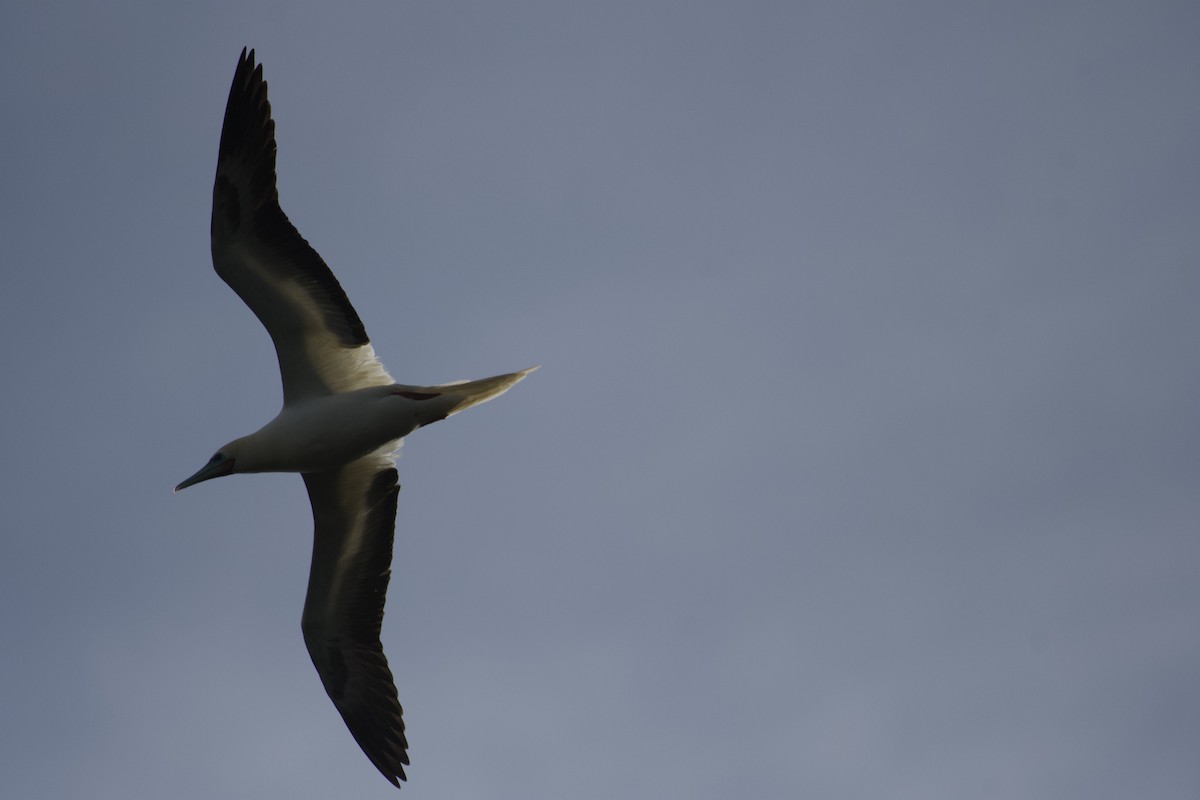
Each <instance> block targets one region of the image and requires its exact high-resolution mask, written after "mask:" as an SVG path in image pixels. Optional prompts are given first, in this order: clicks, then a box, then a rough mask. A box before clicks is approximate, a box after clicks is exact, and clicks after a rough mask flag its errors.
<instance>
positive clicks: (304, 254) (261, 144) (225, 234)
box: [212, 50, 394, 404]
mask: <svg viewBox="0 0 1200 800" xmlns="http://www.w3.org/2000/svg"><path fill="white" fill-rule="evenodd" d="M212 256H213V266H214V267H215V268H216V270H217V274H218V275H220V276H221V278H222V279H223V280H224V281H225V282H226V283H228V284H229V285H230V287H232V288H233V290H234V291H235V292H237V293H238V296H239V297H241V298H242V300H243V301H245V303H246V305H248V306H249V307H250V310H251V311H253V312H254V313H255V315H257V316H258V318H259V320H261V321H262V324H263V325H264V326H266V329H267V332H268V333H269V334H271V339H272V341H273V342H274V343H275V351H276V353H277V354H278V356H279V370H280V373H281V375H282V378H283V400H284V403H285V404H288V403H292V402H295V401H298V400H303V399H305V398H308V397H315V396H320V395H327V394H334V393H338V392H346V391H352V390H354V389H362V388H364V387H367V386H386V385H388V384H391V383H394V381H393V380H392V377H391V376H390V375H388V373H387V370H385V369H384V368H383V365H382V364H380V363H379V360H378V359H377V358H376V357H375V351H374V349H373V348H372V347H371V343H370V340H369V339H368V338H367V332H366V330H365V329H364V328H363V324H362V320H360V319H359V318H358V314H357V313H356V312H355V310H354V306H352V305H351V304H350V300H349V299H348V298H347V297H346V293H345V292H344V291H343V290H342V287H341V285H340V284H339V283H338V281H337V278H335V277H334V276H333V273H332V272H330V270H329V267H328V266H326V264H325V262H324V261H322V260H321V257H320V256H319V255H317V252H316V251H315V250H313V249H312V247H310V246H309V244H308V242H306V241H305V240H304V237H302V236H301V235H300V232H299V231H297V230H296V228H295V227H294V226H293V225H292V223H291V222H290V221H289V220H288V218H287V215H285V214H284V213H283V210H282V209H280V207H279V193H278V191H277V190H276V187H275V122H274V121H273V120H272V119H271V104H270V102H268V100H267V84H266V81H264V80H263V77H262V66H261V65H259V66H255V65H254V51H253V50H251V51H250V52H249V54H247V53H246V51H245V50H243V51H242V56H241V58H240V59H239V60H238V67H237V72H236V73H235V74H234V76H233V86H232V87H231V88H230V90H229V101H228V103H227V104H226V106H225V122H224V125H223V126H222V128H221V148H220V154H219V156H218V159H217V178H216V182H215V184H214V185H213V214H212Z"/></svg>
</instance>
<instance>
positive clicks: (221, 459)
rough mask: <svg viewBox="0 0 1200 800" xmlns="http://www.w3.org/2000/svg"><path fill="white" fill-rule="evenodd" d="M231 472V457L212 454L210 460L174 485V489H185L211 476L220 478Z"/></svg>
mask: <svg viewBox="0 0 1200 800" xmlns="http://www.w3.org/2000/svg"><path fill="white" fill-rule="evenodd" d="M232 472H233V459H232V458H226V457H225V456H213V457H212V460H211V461H209V462H208V463H207V464H205V465H204V466H203V467H201V468H200V471H199V472H197V473H196V474H195V475H193V476H192V477H190V478H188V479H187V480H186V481H184V482H183V483H181V484H179V485H178V486H176V487H175V491H177V492H178V491H179V490H180V489H186V488H187V487H189V486H195V485H196V484H197V483H201V482H203V481H207V480H209V479H211V478H220V477H221V476H223V475H229V474H231V473H232Z"/></svg>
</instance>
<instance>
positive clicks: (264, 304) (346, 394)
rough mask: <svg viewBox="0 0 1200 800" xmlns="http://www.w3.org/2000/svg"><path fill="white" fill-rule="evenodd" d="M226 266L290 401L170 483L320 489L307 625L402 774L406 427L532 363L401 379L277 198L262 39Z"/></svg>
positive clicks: (367, 735) (335, 681)
mask: <svg viewBox="0 0 1200 800" xmlns="http://www.w3.org/2000/svg"><path fill="white" fill-rule="evenodd" d="M212 257H213V266H214V267H215V269H216V271H217V274H218V275H220V276H221V278H222V279H223V280H224V281H225V282H226V283H228V284H229V286H230V287H231V288H232V289H233V290H234V291H235V292H237V294H238V296H239V297H241V298H242V300H243V301H244V302H245V303H246V305H247V306H249V307H250V310H251V311H253V312H254V313H255V315H256V316H257V317H258V318H259V320H260V321H261V322H262V323H263V326H264V327H266V329H267V333H269V334H270V336H271V339H272V341H273V342H274V344H275V352H276V355H277V356H278V358H279V370H280V376H281V378H282V381H283V401H284V402H283V409H282V410H281V411H280V412H279V414H278V415H277V416H276V417H275V418H274V419H273V420H271V421H270V422H268V423H267V424H266V425H264V426H263V427H262V428H260V429H259V430H258V431H256V432H254V433H252V434H250V435H248V436H243V437H241V438H239V439H234V440H233V441H232V442H229V443H228V444H226V445H225V446H224V447H222V448H221V449H220V450H218V451H217V453H216V454H215V455H214V456H213V457H212V459H211V460H209V462H208V464H206V465H205V466H204V467H202V468H201V469H200V470H199V471H198V472H197V473H196V474H195V475H193V476H192V477H190V478H188V479H187V480H185V481H183V482H182V483H180V484H179V485H178V486H177V487H176V491H178V490H179V489H183V488H186V487H188V486H192V485H194V484H196V483H200V482H201V481H206V480H209V479H211V478H218V477H221V476H224V475H231V474H233V473H241V472H298V473H300V474H301V476H302V477H303V478H304V484H305V487H306V488H307V489H308V496H309V500H310V502H311V503H312V510H313V522H314V534H313V560H312V570H311V572H310V573H309V581H308V593H307V595H306V596H305V601H304V614H303V617H302V619H301V628H302V630H303V633H304V642H305V644H306V645H307V647H308V651H309V654H310V655H311V656H312V660H313V664H314V665H315V666H316V668H317V673H318V675H320V677H321V682H322V684H324V686H325V691H326V692H327V693H328V695H329V697H330V699H332V700H333V703H334V705H335V706H336V707H337V709H338V711H339V712H340V713H341V715H342V718H343V719H344V720H345V722H346V726H347V727H348V728H349V729H350V733H351V734H353V736H354V738H355V740H356V741H357V742H358V744H359V746H360V747H362V749H363V752H364V753H365V754H366V756H367V757H368V758H369V759H370V760H371V763H373V764H374V765H375V766H376V768H377V769H378V770H379V771H380V772H381V773H382V774H383V776H384V777H385V778H387V779H388V781H390V782H391V783H392V784H394V785H395V786H399V785H400V783H399V781H401V780H404V779H405V774H404V766H405V765H407V764H408V763H409V762H408V753H407V748H408V742H407V740H406V738H405V734H404V721H403V718H402V714H403V711H402V709H401V707H400V703H399V700H398V698H397V693H396V687H395V684H394V682H393V680H392V674H391V670H390V669H389V668H388V663H387V659H386V657H385V656H384V654H383V647H382V645H381V644H380V641H379V631H380V626H381V624H382V621H383V604H384V596H385V593H386V591H387V585H388V581H389V578H390V574H391V560H392V539H393V528H394V525H395V517H396V496H397V493H398V492H399V490H400V486H399V483H398V482H397V473H396V469H395V466H394V464H393V457H394V454H395V451H396V450H397V449H398V448H399V446H400V442H401V440H402V439H403V438H404V437H405V436H407V435H408V434H410V433H412V432H413V431H414V430H416V429H417V428H420V427H422V426H424V425H428V424H430V423H432V422H437V421H438V420H442V419H445V418H446V417H448V416H450V415H452V414H456V413H458V412H459V411H462V410H464V409H467V408H470V407H471V406H473V405H477V404H479V403H482V402H484V401H486V400H490V399H492V398H493V397H497V396H499V395H501V394H503V393H504V392H506V391H507V390H508V389H509V388H510V387H511V386H513V385H514V384H515V383H517V382H518V381H520V380H521V379H523V378H524V377H525V376H526V375H528V374H529V373H530V372H532V371H533V370H532V369H527V370H521V371H519V372H513V373H509V374H506V375H498V376H496V377H493V378H484V379H483V380H477V381H464V382H459V383H451V384H441V385H437V386H410V385H406V384H398V383H396V382H395V381H394V380H393V379H392V377H391V375H389V374H388V372H387V370H386V369H384V367H383V365H382V364H381V363H380V362H379V359H378V358H376V356H375V350H374V348H372V346H371V343H370V340H369V339H368V338H367V334H366V330H365V328H364V327H363V324H362V321H361V320H360V319H359V318H358V314H357V312H356V311H355V310H354V307H353V306H352V305H351V304H350V301H349V299H348V298H347V297H346V294H345V292H343V291H342V287H341V286H340V285H339V284H338V282H337V279H336V278H335V277H334V276H333V273H332V272H330V270H329V267H328V266H326V264H325V262H324V261H323V260H321V257H320V256H319V255H317V253H316V251H315V250H313V249H312V248H311V247H310V246H309V244H308V242H306V241H305V240H304V238H303V237H302V236H301V235H300V233H299V232H298V231H297V230H296V229H295V227H293V226H292V223H291V222H290V221H289V220H288V218H287V216H286V215H285V214H284V213H283V211H282V209H281V208H280V207H279V195H278V192H277V191H276V188H275V123H274V120H273V119H272V118H271V106H270V103H269V102H268V101H267V84H266V82H265V81H264V80H263V79H262V67H261V66H259V67H255V64H254V51H253V50H251V51H250V53H249V56H248V57H247V53H246V51H245V50H243V51H242V56H241V58H240V59H239V61H238V68H237V72H236V73H235V74H234V78H233V85H232V87H231V88H230V91H229V101H228V103H227V104H226V107H225V120H224V124H223V126H222V128H221V146H220V152H219V156H218V159H217V177H216V181H215V183H214V185H213V215H212Z"/></svg>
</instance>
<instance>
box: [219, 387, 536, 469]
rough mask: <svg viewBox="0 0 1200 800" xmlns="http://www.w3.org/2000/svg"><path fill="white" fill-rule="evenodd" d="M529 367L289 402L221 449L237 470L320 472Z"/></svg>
mask: <svg viewBox="0 0 1200 800" xmlns="http://www.w3.org/2000/svg"><path fill="white" fill-rule="evenodd" d="M528 373H529V370H522V371H521V372H517V373H513V374H511V375H500V376H497V377H495V378H485V379H483V380H481V381H471V382H467V383H457V384H442V385H439V386H406V385H403V384H392V385H390V386H369V387H367V388H365V389H358V390H355V391H352V392H343V393H341V394H331V395H325V396H323V397H311V398H308V399H306V400H300V401H296V402H294V403H289V404H287V405H285V406H284V407H283V410H281V411H280V412H279V414H278V415H277V416H276V417H275V418H274V419H273V420H271V421H270V422H268V423H267V424H266V425H264V426H262V427H261V428H259V429H258V430H257V431H255V432H254V433H252V434H250V435H249V436H243V437H241V438H239V439H234V440H233V441H232V442H230V443H229V444H227V445H225V446H224V447H222V448H221V450H220V452H221V453H223V454H225V455H226V456H228V457H230V458H233V459H234V460H235V462H236V465H235V468H234V470H233V471H234V472H323V471H325V470H329V469H335V468H337V467H342V466H345V465H346V464H349V463H350V462H352V461H356V460H358V459H360V458H363V457H364V456H367V455H370V454H371V453H374V452H377V451H379V450H380V449H381V448H388V451H389V452H394V451H395V450H396V449H398V448H399V444H400V440H401V439H403V438H404V437H405V436H407V435H408V434H410V433H412V432H413V431H415V430H416V429H417V428H420V427H423V426H425V425H429V424H431V423H433V422H437V421H439V420H443V419H445V418H446V417H448V416H450V415H451V414H455V413H457V412H459V411H462V410H463V409H465V408H469V407H470V406H472V405H476V404H478V403H482V402H484V401H485V400H490V399H491V398H492V397H495V396H496V395H498V394H501V393H503V392H504V391H505V390H507V389H508V387H509V386H511V385H512V384H513V383H516V382H517V381H519V380H520V379H521V378H523V377H525V375H526V374H528Z"/></svg>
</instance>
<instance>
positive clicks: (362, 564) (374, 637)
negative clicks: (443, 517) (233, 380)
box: [301, 455, 408, 786]
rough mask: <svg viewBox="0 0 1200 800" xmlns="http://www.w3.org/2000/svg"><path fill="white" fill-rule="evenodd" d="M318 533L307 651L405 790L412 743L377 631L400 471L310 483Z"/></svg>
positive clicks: (360, 466) (315, 477)
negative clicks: (405, 769)
mask: <svg viewBox="0 0 1200 800" xmlns="http://www.w3.org/2000/svg"><path fill="white" fill-rule="evenodd" d="M304 484H305V486H307V487H308V496H309V500H310V501H311V502H312V508H313V520H314V522H315V526H316V532H315V536H314V540H313V560H312V571H311V572H310V573H309V579H308V595H307V597H306V598H305V601H304V617H303V620H302V622H301V627H302V628H303V630H304V643H305V644H306V645H307V646H308V652H309V654H310V655H311V656H312V660H313V664H314V665H316V668H317V673H318V674H319V675H320V676H321V682H322V683H323V684H325V691H326V692H327V693H328V694H329V697H330V698H331V699H332V700H333V704H334V705H335V706H337V710H338V711H339V712H341V715H342V719H344V720H345V721H346V726H347V727H348V728H349V729H350V733H351V734H353V735H354V739H355V741H357V742H358V744H359V746H360V747H362V749H363V752H364V753H366V754H367V758H369V759H371V763H372V764H374V765H375V766H376V767H377V768H378V769H379V771H380V772H382V773H383V776H384V777H385V778H387V779H388V780H389V781H391V782H392V783H393V784H395V785H396V786H399V785H400V783H399V781H401V780H404V779H405V776H404V765H405V764H408V753H407V752H406V751H407V748H408V742H407V740H406V739H405V738H404V720H403V718H402V713H403V712H402V709H401V707H400V702H399V699H398V698H397V696H396V686H395V683H394V682H393V680H392V673H391V670H389V669H388V663H387V658H386V657H385V656H384V654H383V646H382V645H381V644H380V642H379V629H380V626H381V625H382V623H383V603H384V595H385V593H386V592H387V585H388V579H389V578H390V577H391V562H392V538H393V533H394V529H395V520H396V495H397V494H398V493H399V491H400V485H399V484H398V483H397V482H396V469H395V467H394V466H393V465H392V462H391V459H390V458H389V457H385V456H381V455H370V456H367V457H365V458H361V459H359V460H358V461H354V462H352V463H350V464H348V465H346V466H344V467H341V468H339V469H335V470H330V471H328V472H318V473H306V474H305V475H304Z"/></svg>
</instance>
